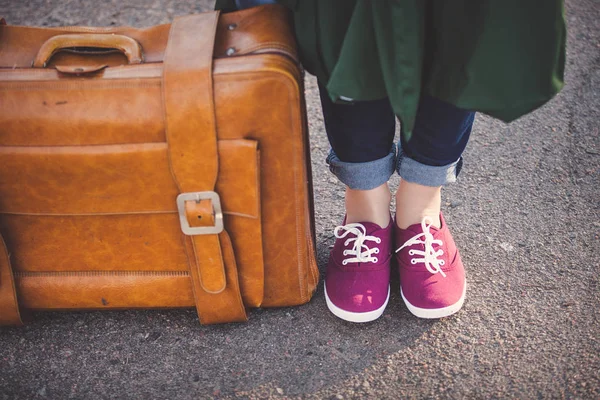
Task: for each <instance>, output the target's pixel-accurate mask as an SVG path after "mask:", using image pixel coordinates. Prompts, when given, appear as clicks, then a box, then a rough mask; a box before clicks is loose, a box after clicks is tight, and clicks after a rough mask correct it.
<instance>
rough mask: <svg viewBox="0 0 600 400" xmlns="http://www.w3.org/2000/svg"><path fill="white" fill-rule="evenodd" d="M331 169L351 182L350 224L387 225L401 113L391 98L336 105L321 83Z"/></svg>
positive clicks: (348, 200) (348, 196)
mask: <svg viewBox="0 0 600 400" xmlns="http://www.w3.org/2000/svg"><path fill="white" fill-rule="evenodd" d="M319 91H320V94H321V105H322V107H323V116H324V119H325V128H326V130H327V137H328V139H329V143H330V144H331V147H332V151H331V153H330V155H329V157H328V158H327V163H328V164H329V165H330V169H331V171H332V172H333V173H334V174H335V175H336V176H337V177H338V178H339V179H340V181H342V182H343V183H344V184H346V222H348V223H351V222H361V221H366V222H373V223H375V224H377V225H379V226H383V227H385V226H387V223H388V222H389V214H390V210H389V208H390V200H391V194H390V190H389V188H388V185H387V181H388V180H389V177H390V176H391V174H392V173H393V168H392V166H393V160H394V159H395V155H394V154H393V150H392V145H393V141H394V131H395V128H396V117H395V116H394V112H393V111H392V108H391V105H390V104H389V101H388V100H387V99H382V100H375V101H363V102H357V103H355V104H334V103H333V102H332V101H331V100H330V99H329V96H328V94H327V90H326V89H325V88H324V87H323V86H321V85H319Z"/></svg>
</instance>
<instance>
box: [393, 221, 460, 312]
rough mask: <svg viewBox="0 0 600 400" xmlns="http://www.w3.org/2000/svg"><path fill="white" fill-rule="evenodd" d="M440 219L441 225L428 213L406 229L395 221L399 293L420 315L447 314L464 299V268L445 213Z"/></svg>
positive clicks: (458, 308)
mask: <svg viewBox="0 0 600 400" xmlns="http://www.w3.org/2000/svg"><path fill="white" fill-rule="evenodd" d="M440 221H441V228H440V229H438V228H436V227H435V226H432V225H431V221H430V220H429V218H427V217H425V218H423V221H421V223H420V224H415V225H411V226H409V227H408V228H407V229H400V228H398V226H397V225H396V224H395V223H394V227H395V234H396V247H397V250H396V260H397V262H398V269H399V272H400V294H401V295H402V299H404V303H405V304H406V306H407V307H408V310H409V311H410V312H411V313H413V314H414V315H416V316H417V317H420V318H442V317H447V316H449V315H452V314H454V313H455V312H457V311H458V310H460V308H461V307H462V305H463V302H464V301H465V292H466V290H467V283H466V280H465V269H464V267H463V263H462V261H461V259H460V254H459V253H458V249H457V248H456V245H455V244H454V240H453V239H452V235H450V231H449V230H448V226H447V225H446V221H444V217H443V216H442V214H440Z"/></svg>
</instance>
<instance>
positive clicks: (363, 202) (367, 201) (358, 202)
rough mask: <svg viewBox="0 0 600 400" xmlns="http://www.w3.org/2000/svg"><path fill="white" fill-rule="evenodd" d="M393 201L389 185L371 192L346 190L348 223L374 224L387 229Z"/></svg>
mask: <svg viewBox="0 0 600 400" xmlns="http://www.w3.org/2000/svg"><path fill="white" fill-rule="evenodd" d="M391 200H392V194H391V192H390V189H389V187H388V185H387V183H385V184H383V185H381V186H379V187H376V188H375V189H371V190H354V189H350V188H346V223H354V222H372V223H375V224H377V225H379V226H380V227H382V228H385V227H387V226H388V224H389V222H390V202H391Z"/></svg>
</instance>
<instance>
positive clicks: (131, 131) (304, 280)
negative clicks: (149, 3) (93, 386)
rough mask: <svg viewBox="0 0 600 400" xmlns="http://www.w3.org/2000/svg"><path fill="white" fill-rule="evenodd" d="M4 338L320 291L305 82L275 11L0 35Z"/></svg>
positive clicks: (231, 312)
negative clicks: (45, 318)
mask: <svg viewBox="0 0 600 400" xmlns="http://www.w3.org/2000/svg"><path fill="white" fill-rule="evenodd" d="M0 233H1V235H2V238H3V242H2V243H0V324H19V323H20V322H21V317H20V315H19V314H20V313H19V311H20V310H21V311H23V310H70V309H126V308H127V309H129V308H169V307H196V309H197V310H198V315H199V317H200V321H201V322H202V323H206V324H210V323H219V322H230V321H244V320H246V318H247V317H246V309H247V308H251V307H278V306H292V305H298V304H302V303H305V302H307V301H308V300H309V299H310V298H311V296H312V294H313V292H314V290H315V287H316V285H317V280H318V270H317V267H316V261H315V249H314V227H313V211H312V187H311V173H310V162H309V146H308V137H307V123H306V113H305V105H304V98H303V85H302V71H301V69H300V67H299V65H298V61H297V55H296V50H295V45H294V39H293V33H292V31H291V29H290V20H289V15H288V14H287V10H286V9H285V8H283V7H281V6H278V5H269V6H262V7H257V8H252V9H248V10H244V11H240V12H235V13H230V14H219V13H218V12H210V13H203V14H197V15H190V16H185V17H181V18H178V19H176V20H175V21H174V22H173V23H172V24H169V25H161V26H155V27H151V28H147V29H134V28H128V27H124V28H87V27H65V28H31V27H19V26H10V25H5V24H2V26H0Z"/></svg>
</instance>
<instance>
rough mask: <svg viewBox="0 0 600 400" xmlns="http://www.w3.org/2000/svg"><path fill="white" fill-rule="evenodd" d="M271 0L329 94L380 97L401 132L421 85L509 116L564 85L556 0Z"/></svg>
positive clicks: (408, 124)
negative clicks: (284, 9) (291, 23)
mask: <svg viewBox="0 0 600 400" xmlns="http://www.w3.org/2000/svg"><path fill="white" fill-rule="evenodd" d="M278 1H279V2H280V3H283V4H285V5H287V6H288V7H289V8H291V9H292V11H293V12H294V20H295V29H296V36H297V40H298V44H299V48H300V56H301V61H302V63H303V65H304V67H305V68H306V70H307V71H308V72H310V73H312V74H314V75H316V76H317V78H318V79H319V80H320V81H321V82H322V83H324V84H326V86H327V89H328V92H329V95H330V97H331V98H332V100H333V101H337V102H339V101H343V100H344V99H353V100H374V99H380V98H384V97H389V98H390V101H391V104H392V107H393V109H394V112H395V113H396V115H398V117H399V118H400V120H401V121H402V123H403V126H404V132H405V134H407V135H410V131H411V129H412V126H413V123H414V120H415V115H416V111H417V106H418V103H419V97H420V95H421V93H427V94H430V95H432V96H434V97H437V98H439V99H441V100H444V101H446V102H449V103H452V104H454V105H456V106H458V107H460V108H464V109H468V110H473V111H479V112H482V113H485V114H488V115H491V116H493V117H496V118H499V119H501V120H504V121H507V122H508V121H511V120H514V119H516V118H518V117H520V116H522V115H524V114H526V113H528V112H530V111H532V110H534V109H536V108H538V107H540V106H541V105H542V104H544V103H546V102H547V101H548V100H550V99H551V98H552V97H553V96H554V95H555V94H557V93H558V92H559V91H560V89H561V88H562V87H563V85H564V82H563V72H564V64H565V42H566V30H565V22H564V9H563V2H562V0H318V1H317V0H278ZM232 6H233V0H217V7H218V8H221V9H224V10H227V9H232V8H234V7H232Z"/></svg>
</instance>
